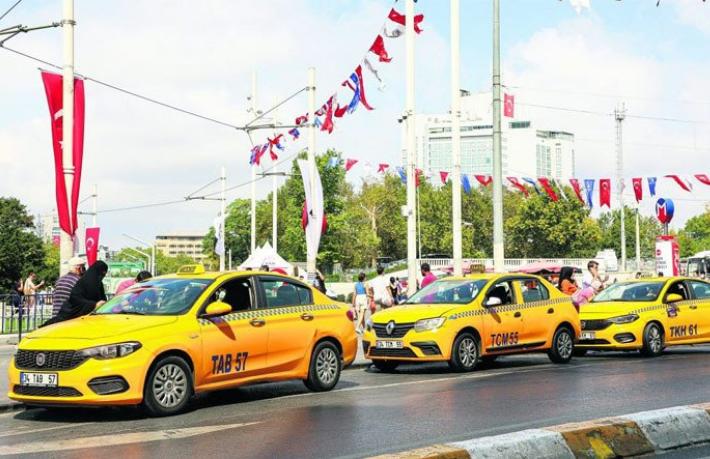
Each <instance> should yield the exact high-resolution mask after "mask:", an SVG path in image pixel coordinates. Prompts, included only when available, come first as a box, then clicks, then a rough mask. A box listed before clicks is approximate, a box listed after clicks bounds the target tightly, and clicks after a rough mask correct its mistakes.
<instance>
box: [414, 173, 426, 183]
mask: <svg viewBox="0 0 710 459" xmlns="http://www.w3.org/2000/svg"><path fill="white" fill-rule="evenodd" d="M423 175H424V171H423V170H421V169H414V186H415V187H419V185H421V184H422V182H421V179H422V176H423Z"/></svg>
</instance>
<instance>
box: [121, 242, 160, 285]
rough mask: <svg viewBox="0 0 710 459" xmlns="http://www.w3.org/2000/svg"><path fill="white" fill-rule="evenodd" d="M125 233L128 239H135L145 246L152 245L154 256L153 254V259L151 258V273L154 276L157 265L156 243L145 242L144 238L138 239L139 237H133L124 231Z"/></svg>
mask: <svg viewBox="0 0 710 459" xmlns="http://www.w3.org/2000/svg"><path fill="white" fill-rule="evenodd" d="M123 235H124V236H125V237H127V238H128V239H132V240H134V241H136V242H138V243H140V244H143V245H144V246H145V247H150V249H151V254H152V256H151V258H152V260H151V263H150V273H151V274H152V275H153V276H155V265H156V263H155V244H149V243H147V242H145V241H144V240H142V239H138V238H137V237H133V236H131V235H128V234H126V233H123ZM134 250H135V249H134Z"/></svg>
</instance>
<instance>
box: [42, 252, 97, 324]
mask: <svg viewBox="0 0 710 459" xmlns="http://www.w3.org/2000/svg"><path fill="white" fill-rule="evenodd" d="M107 272H108V265H107V264H106V263H104V262H103V261H101V260H99V261H97V262H95V263H94V264H93V265H91V267H90V268H89V269H88V270H87V271H86V273H84V275H83V276H81V279H79V281H78V282H77V283H76V285H75V286H74V288H73V289H72V291H71V293H70V294H69V298H68V299H67V300H66V301H65V302H64V304H62V306H61V308H60V309H59V314H57V315H56V316H55V317H52V318H51V319H49V320H48V321H47V322H45V323H44V325H51V324H56V323H59V322H64V321H65V320H71V319H74V318H77V317H81V316H85V315H87V314H90V313H91V312H93V311H94V309H96V308H98V307H99V306H101V305H103V304H104V303H106V293H105V292H104V284H103V279H104V277H106V273H107ZM44 325H43V326H44Z"/></svg>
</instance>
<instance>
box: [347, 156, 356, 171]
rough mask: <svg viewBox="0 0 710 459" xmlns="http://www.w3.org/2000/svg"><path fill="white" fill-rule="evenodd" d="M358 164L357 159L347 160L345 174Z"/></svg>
mask: <svg viewBox="0 0 710 459" xmlns="http://www.w3.org/2000/svg"><path fill="white" fill-rule="evenodd" d="M355 164H357V159H352V158H351V159H346V160H345V172H348V171H349V170H350V169H352V168H353V166H354V165H355Z"/></svg>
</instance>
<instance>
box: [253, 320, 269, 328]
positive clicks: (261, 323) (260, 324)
mask: <svg viewBox="0 0 710 459" xmlns="http://www.w3.org/2000/svg"><path fill="white" fill-rule="evenodd" d="M249 323H250V324H251V325H252V326H253V327H263V326H264V325H266V321H265V320H264V319H251V321H250V322H249Z"/></svg>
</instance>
